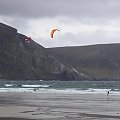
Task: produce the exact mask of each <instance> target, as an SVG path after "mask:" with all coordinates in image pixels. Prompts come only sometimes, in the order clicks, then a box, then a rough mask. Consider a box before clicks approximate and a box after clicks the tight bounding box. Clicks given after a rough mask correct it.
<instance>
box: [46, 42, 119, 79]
mask: <svg viewBox="0 0 120 120" xmlns="http://www.w3.org/2000/svg"><path fill="white" fill-rule="evenodd" d="M48 51H49V52H50V53H52V54H53V55H54V56H55V57H56V58H58V59H59V60H61V61H62V62H63V63H64V64H69V65H71V66H73V67H74V68H75V69H76V70H78V71H79V72H80V71H82V72H83V73H86V74H88V75H91V76H93V77H94V78H95V79H98V80H120V44H106V45H105V44H103V45H91V46H76V47H61V48H49V49H48Z"/></svg>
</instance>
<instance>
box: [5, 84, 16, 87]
mask: <svg viewBox="0 0 120 120" xmlns="http://www.w3.org/2000/svg"><path fill="white" fill-rule="evenodd" d="M13 85H14V84H5V86H6V87H12V86H13Z"/></svg>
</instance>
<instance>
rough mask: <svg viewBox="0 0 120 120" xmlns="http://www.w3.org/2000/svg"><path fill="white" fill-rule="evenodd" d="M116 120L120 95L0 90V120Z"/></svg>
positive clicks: (118, 112)
mask: <svg viewBox="0 0 120 120" xmlns="http://www.w3.org/2000/svg"><path fill="white" fill-rule="evenodd" d="M30 119H34V120H37V119H38V120H120V95H109V96H107V95H105V94H62V93H25V92H23V93H22V92H21V93H13V92H9V93H0V120H30Z"/></svg>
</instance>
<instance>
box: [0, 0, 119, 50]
mask: <svg viewBox="0 0 120 120" xmlns="http://www.w3.org/2000/svg"><path fill="white" fill-rule="evenodd" d="M0 22H2V23H5V24H7V25H10V26H12V27H15V28H16V29H17V30H18V32H19V33H22V34H24V35H27V36H30V37H32V39H33V40H34V41H35V42H37V43H39V44H40V45H42V46H44V47H47V48H49V47H63V46H83V45H93V44H108V43H120V0H0ZM54 28H57V29H59V30H60V31H59V32H58V31H57V32H55V34H54V38H53V39H51V38H50V31H51V30H52V29H54Z"/></svg>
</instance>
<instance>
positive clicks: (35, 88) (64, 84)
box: [0, 80, 120, 95]
mask: <svg viewBox="0 0 120 120" xmlns="http://www.w3.org/2000/svg"><path fill="white" fill-rule="evenodd" d="M108 91H110V94H111V95H120V81H55V80H53V81H43V80H34V81H31V80H27V81H26V80H22V81H11V80H0V92H33V93H34V92H35V93H36V92H37V93H39V92H40V93H41V92H42V93H46V92H47V93H48V92H49V93H62V94H76V93H80V94H99V93H102V94H107V92H108Z"/></svg>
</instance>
